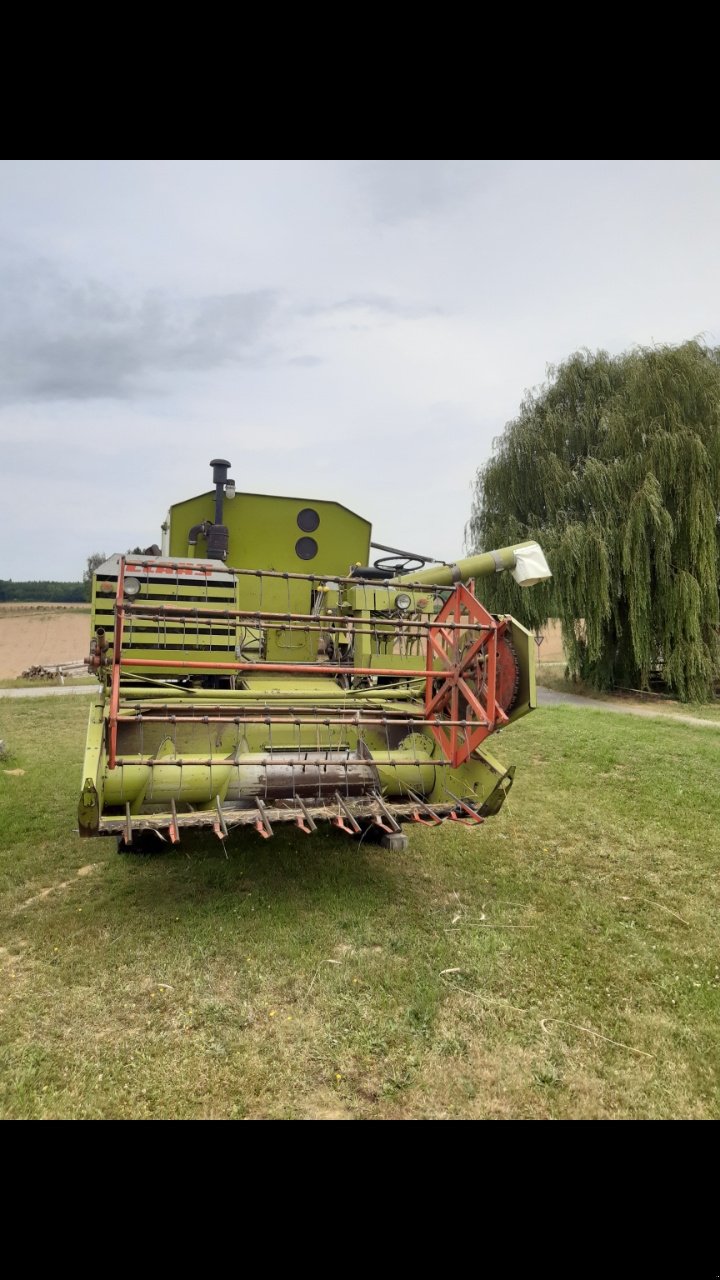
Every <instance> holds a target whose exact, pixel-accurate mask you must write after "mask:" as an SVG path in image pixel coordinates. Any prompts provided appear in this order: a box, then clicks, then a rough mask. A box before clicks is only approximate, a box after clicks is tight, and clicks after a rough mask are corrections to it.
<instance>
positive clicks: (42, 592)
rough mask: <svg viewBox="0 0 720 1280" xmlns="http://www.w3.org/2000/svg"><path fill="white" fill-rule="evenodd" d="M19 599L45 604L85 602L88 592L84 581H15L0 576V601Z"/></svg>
mask: <svg viewBox="0 0 720 1280" xmlns="http://www.w3.org/2000/svg"><path fill="white" fill-rule="evenodd" d="M13 600H17V601H18V602H24V603H29V602H32V601H33V600H37V601H42V602H43V603H44V604H45V603H48V604H78V603H79V604H83V603H84V602H85V601H86V600H87V592H86V589H85V585H84V583H82V582H13V581H12V579H9V578H8V579H3V578H0V601H2V602H7V601H13Z"/></svg>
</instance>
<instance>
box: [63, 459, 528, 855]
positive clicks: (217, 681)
mask: <svg viewBox="0 0 720 1280" xmlns="http://www.w3.org/2000/svg"><path fill="white" fill-rule="evenodd" d="M211 466H212V468H213V484H214V488H213V489H212V490H210V491H209V492H207V493H203V494H200V495H199V496H197V497H194V498H189V499H187V500H186V501H183V502H179V503H176V504H175V505H174V506H172V507H171V508H170V511H169V513H168V516H167V518H166V520H165V522H164V524H163V526H162V531H163V543H162V550H161V549H160V548H159V547H157V546H152V547H149V548H148V549H147V550H146V551H144V552H141V551H138V550H136V551H134V552H132V553H127V554H126V555H114V556H111V557H110V559H108V560H106V561H105V563H104V564H102V565H100V566H99V568H98V569H97V571H96V573H95V576H94V579H93V588H92V639H91V643H90V656H89V658H88V659H87V662H88V666H89V668H90V669H91V670H92V671H93V672H94V673H95V674H96V675H97V677H98V679H99V682H100V685H101V688H100V691H99V694H98V697H97V698H96V699H94V701H93V704H92V707H91V711H90V721H89V726H88V738H87V746H86V752H85V760H84V764H83V774H82V790H81V797H80V804H79V811H78V818H79V830H80V834H81V835H83V836H94V835H114V836H116V837H117V839H118V841H119V843H120V847H121V848H127V849H138V848H140V847H142V846H143V845H144V844H145V843H147V839H148V837H149V836H151V837H152V838H153V839H154V838H156V837H157V836H158V835H159V836H161V837H162V838H163V839H169V840H170V841H171V842H173V843H176V842H177V841H178V840H180V838H181V834H182V833H184V832H185V831H187V829H188V828H200V829H202V828H206V829H207V828H209V829H212V830H213V831H214V832H215V833H216V835H217V836H219V837H220V838H221V839H224V838H225V837H226V836H227V835H228V833H229V831H230V830H232V829H233V828H236V827H250V828H252V829H253V830H254V831H255V832H256V833H257V835H258V836H261V837H263V838H269V837H270V836H272V835H273V832H274V827H275V826H276V825H278V824H279V823H283V822H290V823H293V824H294V825H295V826H296V827H297V829H298V830H299V831H302V832H304V833H305V834H308V835H309V834H311V833H312V832H314V831H315V830H316V828H317V825H318V823H319V822H330V823H332V824H333V825H334V826H335V827H336V828H337V829H338V830H339V831H342V832H344V833H346V834H347V835H349V836H360V835H363V834H365V833H369V832H370V831H372V832H374V833H375V834H377V835H378V836H379V837H380V838H381V839H382V841H383V842H384V843H385V844H386V846H387V847H391V848H392V847H399V846H400V845H401V844H402V843H404V839H405V837H404V836H403V835H402V824H404V823H419V824H422V825H425V826H439V825H441V824H442V823H443V822H445V821H451V822H461V823H464V824H465V825H467V826H470V827H477V826H479V825H480V824H481V823H482V822H483V821H484V820H485V818H487V817H488V816H489V815H491V814H495V813H497V812H498V810H499V809H500V806H501V805H502V803H503V801H504V799H505V796H506V795H507V792H508V791H509V789H510V786H511V785H512V780H513V776H514V767H513V766H511V767H509V768H506V767H505V766H504V765H502V764H500V763H499V762H498V761H497V760H496V759H495V758H494V756H492V755H491V754H490V752H489V751H488V749H487V739H488V738H489V737H490V735H491V734H492V733H494V732H496V731H497V730H498V729H500V728H502V727H503V726H505V725H507V724H509V723H511V722H513V721H514V720H516V719H518V718H519V717H520V716H523V715H525V714H527V712H528V711H531V710H532V709H533V708H534V707H535V705H536V691H535V667H534V663H535V642H534V639H533V636H532V635H531V633H530V632H529V631H527V630H526V629H525V627H523V626H522V625H521V623H519V622H518V621H516V620H515V619H514V618H511V617H508V616H502V617H497V616H494V615H492V614H491V613H489V612H488V610H487V609H485V608H484V606H483V605H482V604H481V603H480V601H479V599H478V598H477V596H476V595H475V591H474V583H475V581H476V580H477V579H479V578H481V577H482V576H483V575H486V574H492V573H496V572H503V571H505V570H507V571H509V572H510V573H512V574H513V576H514V577H515V579H516V581H518V582H519V583H520V584H521V585H524V586H531V585H533V584H534V583H535V582H538V581H542V580H544V579H546V578H548V577H550V570H549V568H548V566H547V563H546V561H545V558H544V556H543V554H542V551H541V550H540V548H539V546H538V545H537V543H524V544H521V545H519V546H515V547H505V548H502V549H500V550H497V551H490V552H487V553H485V554H483V555H478V556H472V557H470V558H469V559H465V560H458V561H457V562H456V563H454V564H446V563H437V562H434V563H433V562H432V561H431V560H430V559H429V558H428V557H426V556H422V555H420V556H417V555H414V554H411V553H408V552H404V551H400V550H397V549H395V548H392V547H387V546H384V545H382V544H379V543H373V542H372V541H371V528H370V525H369V524H368V522H367V521H366V520H363V519H362V517H361V516H358V515H356V514H355V513H354V512H352V511H349V510H347V508H345V507H343V506H341V505H340V504H339V503H335V502H326V501H313V500H310V499H297V498H285V497H274V496H268V495H263V494H251V493H236V491H235V485H234V483H233V481H232V480H230V479H229V478H228V469H229V466H230V463H228V462H226V461H225V460H224V459H214V460H213V462H212V463H211ZM372 548H375V550H379V551H382V552H383V553H384V555H382V556H381V557H379V558H378V559H376V561H375V563H374V564H372V565H371V564H370V557H371V552H372Z"/></svg>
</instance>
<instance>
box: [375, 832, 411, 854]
mask: <svg viewBox="0 0 720 1280" xmlns="http://www.w3.org/2000/svg"><path fill="white" fill-rule="evenodd" d="M409 843H410V839H409V837H408V836H404V835H403V834H402V832H401V831H393V833H392V834H391V835H384V836H381V837H380V847H381V848H382V849H388V850H389V851H390V852H391V853H404V852H405V850H406V849H407V847H408V845H409Z"/></svg>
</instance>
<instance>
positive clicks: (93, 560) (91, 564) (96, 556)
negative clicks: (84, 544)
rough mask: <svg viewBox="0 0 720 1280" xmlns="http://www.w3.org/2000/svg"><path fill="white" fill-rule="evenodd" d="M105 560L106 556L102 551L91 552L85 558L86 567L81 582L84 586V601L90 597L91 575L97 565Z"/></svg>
mask: <svg viewBox="0 0 720 1280" xmlns="http://www.w3.org/2000/svg"><path fill="white" fill-rule="evenodd" d="M105 560H107V556H106V555H105V552H104V551H93V553H92V555H91V556H88V558H87V566H86V568H85V571H84V573H83V582H84V584H85V599H86V600H90V598H91V597H92V580H93V574H94V572H95V570H96V569H97V568H98V567H99V565H101V564H103V562H104V561H105Z"/></svg>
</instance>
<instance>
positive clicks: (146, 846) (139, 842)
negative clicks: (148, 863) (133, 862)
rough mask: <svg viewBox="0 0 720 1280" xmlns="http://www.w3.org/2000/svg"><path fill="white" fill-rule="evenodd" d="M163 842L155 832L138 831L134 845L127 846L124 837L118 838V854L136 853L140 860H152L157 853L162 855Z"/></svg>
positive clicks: (133, 839) (133, 841)
mask: <svg viewBox="0 0 720 1280" xmlns="http://www.w3.org/2000/svg"><path fill="white" fill-rule="evenodd" d="M163 847H164V846H163V841H162V840H160V838H159V837H158V836H156V835H155V832H154V831H136V832H135V834H134V835H133V838H132V844H127V843H126V841H125V837H124V836H118V837H117V851H118V853H134V854H135V855H136V856H137V857H140V858H150V857H152V855H153V854H155V853H162V851H163Z"/></svg>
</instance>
